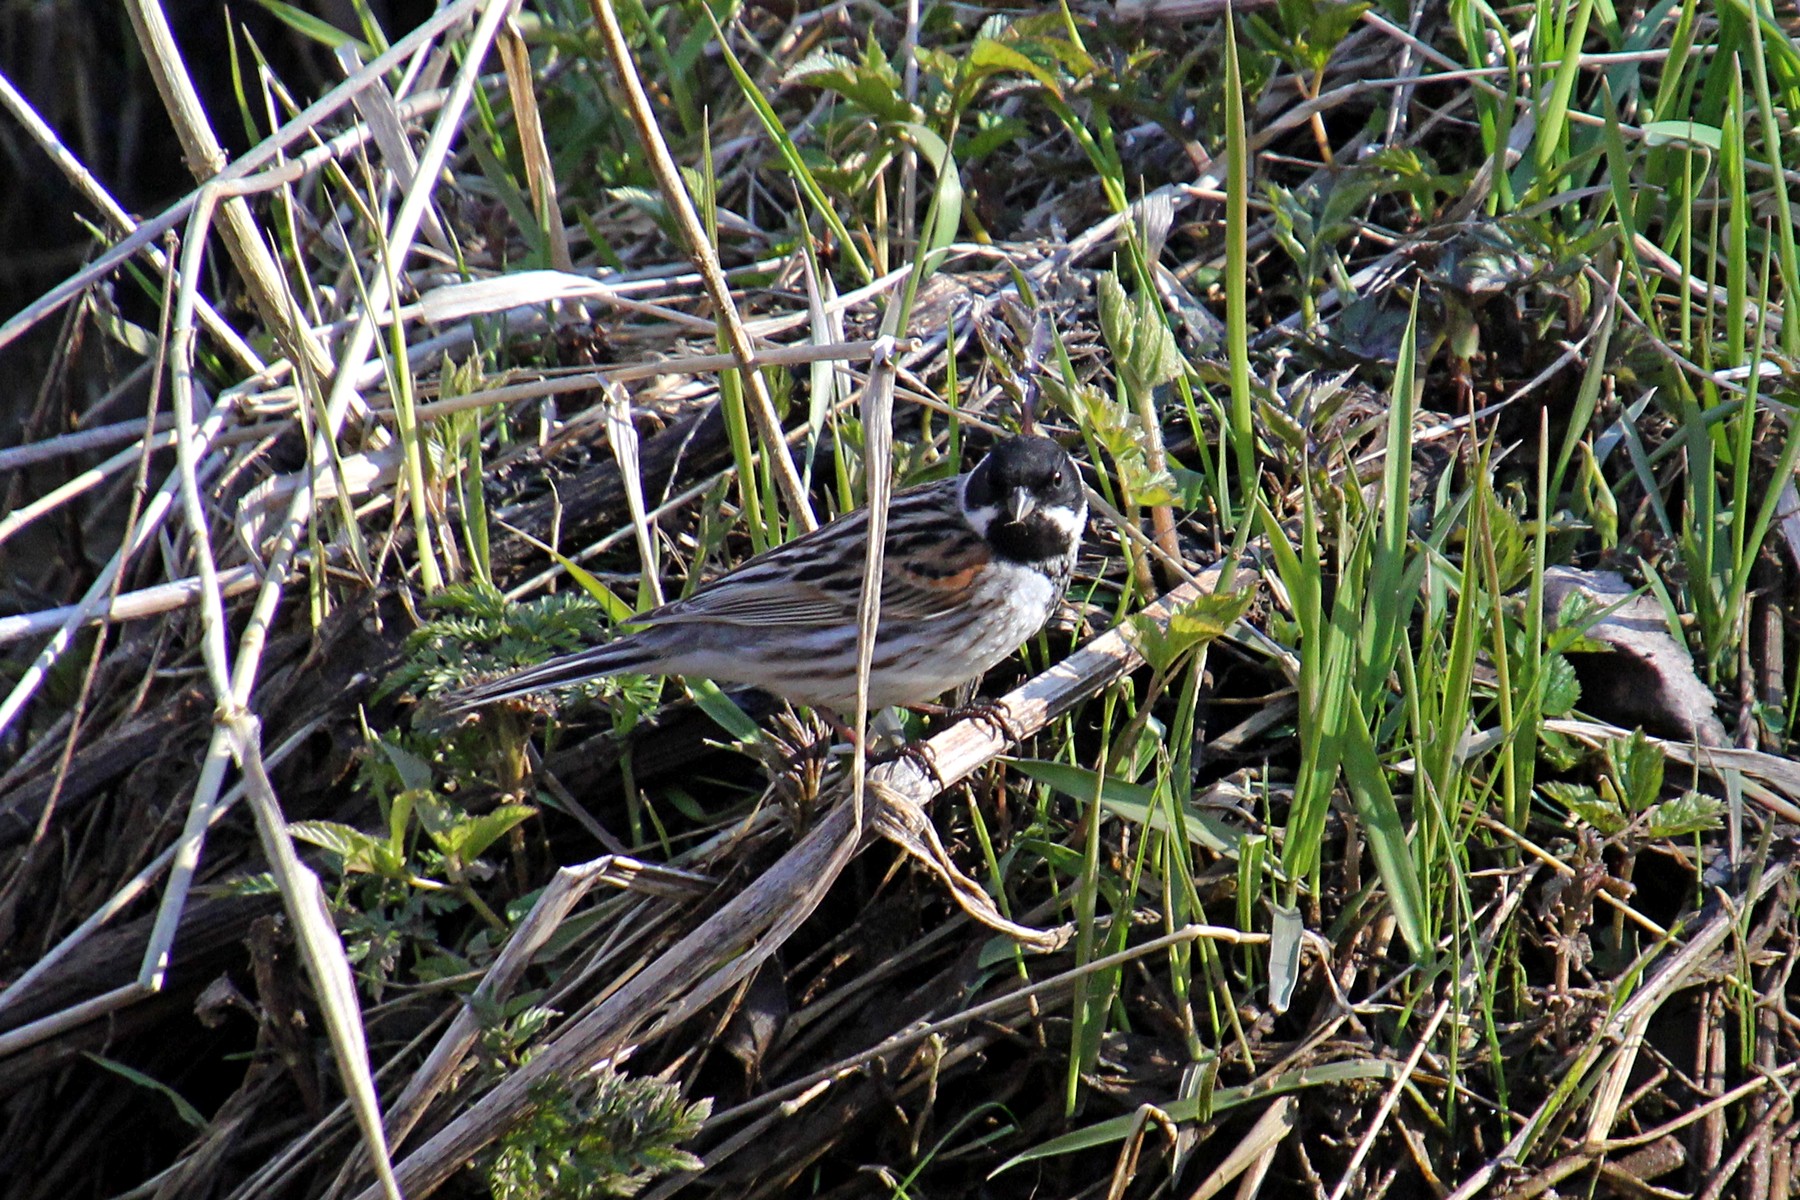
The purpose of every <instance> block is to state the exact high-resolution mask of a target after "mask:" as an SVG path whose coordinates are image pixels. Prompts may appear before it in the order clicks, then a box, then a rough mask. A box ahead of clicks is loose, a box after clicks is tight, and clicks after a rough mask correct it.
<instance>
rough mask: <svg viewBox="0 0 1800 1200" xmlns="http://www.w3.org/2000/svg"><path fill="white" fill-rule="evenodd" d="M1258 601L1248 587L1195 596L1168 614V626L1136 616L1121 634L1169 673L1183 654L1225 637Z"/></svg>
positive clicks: (1141, 652)
mask: <svg viewBox="0 0 1800 1200" xmlns="http://www.w3.org/2000/svg"><path fill="white" fill-rule="evenodd" d="M1255 599H1256V596H1255V593H1254V592H1252V591H1251V590H1250V589H1248V588H1244V589H1242V590H1240V591H1235V592H1209V593H1207V594H1206V595H1204V596H1196V597H1194V599H1192V600H1190V601H1188V602H1187V603H1186V604H1183V605H1182V606H1181V607H1179V608H1177V609H1176V610H1175V611H1174V612H1172V613H1170V614H1169V617H1168V621H1167V623H1166V624H1165V623H1163V622H1160V621H1158V620H1157V619H1156V618H1154V617H1151V616H1148V615H1146V614H1144V613H1134V614H1132V615H1131V616H1130V617H1129V618H1128V619H1127V620H1126V622H1125V624H1124V626H1123V627H1122V629H1121V632H1123V633H1124V635H1125V640H1126V641H1128V642H1130V643H1131V644H1132V646H1133V648H1135V649H1136V650H1137V652H1138V653H1139V654H1142V655H1143V656H1144V661H1145V662H1147V663H1149V664H1150V665H1151V666H1152V667H1154V668H1156V669H1157V670H1158V671H1166V670H1168V669H1169V668H1170V667H1171V666H1173V665H1174V664H1175V662H1176V660H1178V659H1179V658H1181V656H1182V655H1184V654H1187V653H1188V652H1189V651H1191V650H1193V649H1195V648H1196V647H1199V646H1203V645H1205V644H1206V643H1208V642H1210V641H1213V640H1215V639H1217V638H1220V637H1223V636H1224V634H1225V632H1226V631H1227V630H1229V629H1230V628H1231V627H1232V625H1234V624H1236V623H1237V621H1238V619H1239V618H1241V617H1242V616H1243V615H1244V614H1245V613H1246V612H1248V611H1249V609H1250V605H1251V603H1252V602H1253V601H1254V600H1255Z"/></svg>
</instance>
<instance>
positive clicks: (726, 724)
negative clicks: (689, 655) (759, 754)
mask: <svg viewBox="0 0 1800 1200" xmlns="http://www.w3.org/2000/svg"><path fill="white" fill-rule="evenodd" d="M687 690H688V695H690V696H692V697H693V698H694V703H695V704H697V705H699V706H700V711H701V712H703V713H705V714H706V715H707V716H709V717H711V718H712V719H713V724H715V725H717V726H718V727H719V728H720V729H723V730H724V731H725V732H726V733H729V734H730V735H731V736H732V737H734V738H736V739H737V740H738V741H740V742H754V741H757V740H759V739H760V738H761V737H762V730H761V729H760V728H758V726H757V724H756V722H755V721H752V720H751V719H750V717H749V716H748V715H747V714H746V713H745V712H744V710H743V709H741V708H739V707H738V706H737V702H736V701H735V700H733V699H732V698H731V697H730V696H727V695H726V694H725V693H724V692H722V691H720V690H719V685H718V684H716V683H714V682H713V681H712V680H710V679H691V680H689V681H688V685H687Z"/></svg>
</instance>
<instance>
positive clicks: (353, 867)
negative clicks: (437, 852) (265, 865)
mask: <svg viewBox="0 0 1800 1200" xmlns="http://www.w3.org/2000/svg"><path fill="white" fill-rule="evenodd" d="M288 833H289V834H291V835H292V836H293V837H295V838H297V839H298V840H300V841H302V842H306V843H307V844H309V845H313V846H317V847H319V848H320V849H322V850H329V851H330V852H331V853H333V854H335V855H337V856H338V857H339V858H341V859H342V860H343V863H344V874H346V875H351V874H362V875H379V876H381V877H383V878H384V879H404V878H405V877H406V863H405V862H404V861H403V860H402V859H401V858H400V856H399V855H397V854H395V853H394V852H393V850H392V849H391V848H390V847H389V846H388V844H387V843H386V842H385V841H382V840H381V839H379V838H375V837H371V836H370V835H369V834H366V833H364V832H363V831H362V830H360V829H357V828H355V827H354V826H351V825H345V824H342V823H340V822H338V821H294V822H292V823H290V824H289V825H288Z"/></svg>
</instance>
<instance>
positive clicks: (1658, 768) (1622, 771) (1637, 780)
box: [1606, 729, 1664, 813]
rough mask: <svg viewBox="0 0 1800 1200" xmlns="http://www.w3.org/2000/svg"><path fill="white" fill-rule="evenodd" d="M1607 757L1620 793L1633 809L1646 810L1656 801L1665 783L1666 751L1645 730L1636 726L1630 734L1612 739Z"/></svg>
mask: <svg viewBox="0 0 1800 1200" xmlns="http://www.w3.org/2000/svg"><path fill="white" fill-rule="evenodd" d="M1606 760H1607V765H1608V767H1609V768H1610V771H1609V773H1610V774H1611V775H1612V778H1613V781H1614V783H1616V784H1617V785H1618V788H1619V796H1620V798H1621V799H1623V801H1624V802H1625V806H1626V807H1627V808H1628V809H1629V810H1630V811H1631V812H1634V813H1639V812H1643V811H1644V810H1645V809H1646V808H1649V807H1650V805H1651V804H1653V803H1655V801H1656V797H1657V795H1658V794H1659V793H1660V792H1661V791H1662V785H1663V763H1664V760H1663V752H1662V747H1661V746H1658V745H1657V744H1656V743H1654V742H1652V741H1650V740H1649V739H1648V738H1646V737H1645V736H1644V731H1643V730H1641V729H1635V730H1633V731H1632V733H1631V736H1630V737H1627V738H1616V739H1614V740H1613V741H1610V742H1608V743H1607V745H1606Z"/></svg>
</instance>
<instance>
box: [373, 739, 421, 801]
mask: <svg viewBox="0 0 1800 1200" xmlns="http://www.w3.org/2000/svg"><path fill="white" fill-rule="evenodd" d="M378 744H379V745H380V747H381V752H382V753H383V754H384V755H386V756H387V760H388V762H390V763H392V764H393V766H394V773H395V774H396V775H398V776H399V777H400V785H401V786H402V787H404V788H407V789H409V790H410V789H414V788H428V787H430V786H431V764H430V763H428V762H426V761H425V760H424V759H423V758H420V757H419V756H418V755H417V754H414V753H413V752H412V751H410V750H408V749H406V747H404V746H400V745H396V744H395V743H393V742H390V741H387V740H386V739H383V740H382V741H381V742H380V743H378Z"/></svg>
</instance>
